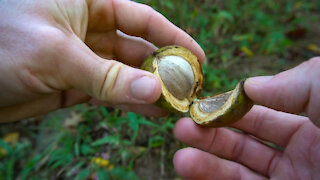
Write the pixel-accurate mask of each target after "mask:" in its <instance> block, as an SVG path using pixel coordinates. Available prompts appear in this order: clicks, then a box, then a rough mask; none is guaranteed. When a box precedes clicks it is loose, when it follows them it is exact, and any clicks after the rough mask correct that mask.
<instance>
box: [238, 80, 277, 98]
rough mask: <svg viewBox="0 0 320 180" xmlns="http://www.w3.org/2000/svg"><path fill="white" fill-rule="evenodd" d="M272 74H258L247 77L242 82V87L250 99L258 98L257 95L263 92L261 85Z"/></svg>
mask: <svg viewBox="0 0 320 180" xmlns="http://www.w3.org/2000/svg"><path fill="white" fill-rule="evenodd" d="M272 78H273V76H258V77H251V78H248V79H247V80H246V81H245V83H244V89H245V92H246V94H247V95H248V96H249V97H250V98H251V99H252V100H258V99H260V98H259V96H260V94H261V93H262V92H263V91H261V89H262V90H263V86H264V85H265V84H266V83H267V82H268V81H270V80H271V79H272Z"/></svg>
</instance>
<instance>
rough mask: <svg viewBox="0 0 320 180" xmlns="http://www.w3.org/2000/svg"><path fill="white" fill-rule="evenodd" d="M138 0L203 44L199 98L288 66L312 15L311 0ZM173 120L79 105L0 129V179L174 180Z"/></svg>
mask: <svg viewBox="0 0 320 180" xmlns="http://www.w3.org/2000/svg"><path fill="white" fill-rule="evenodd" d="M139 2H142V3H145V4H148V5H150V6H152V7H153V8H154V9H156V10H157V11H159V12H161V13H162V14H163V15H165V16H166V17H167V18H168V19H169V20H170V21H172V22H173V23H174V24H176V25H177V26H179V27H180V28H182V29H183V30H185V31H186V32H188V33H189V34H190V35H191V36H192V37H194V39H196V40H197V42H199V44H200V45H201V46H202V47H203V49H204V50H205V52H206V54H207V61H206V63H205V64H204V65H203V72H204V78H205V85H204V90H203V92H202V95H212V94H215V93H217V92H223V91H227V90H230V89H232V88H233V87H234V86H235V84H236V83H237V82H238V81H239V80H240V79H242V78H245V77H249V76H253V75H263V74H267V73H270V72H274V71H280V70H282V69H283V68H284V69H286V68H288V67H290V66H292V64H291V61H288V60H287V59H288V58H286V57H288V55H290V53H291V51H290V49H292V48H294V47H295V46H297V45H298V44H299V42H300V41H299V39H300V40H301V39H302V40H306V39H305V38H306V36H307V35H305V34H303V33H304V32H309V31H310V29H312V25H313V24H314V22H316V21H317V20H318V18H319V16H318V15H317V11H319V10H320V7H319V4H320V3H319V1H307V2H306V1H302V0H290V1H284V0H267V1H265V0H250V1H249V0H245V1H243V0H226V1H214V0H204V1H195V0H179V1H170V0H162V1H157V0H144V1H142V0H139ZM299 31H301V32H300V34H299ZM301 33H302V34H301ZM306 41H308V42H309V41H310V42H311V40H306ZM299 52H300V51H299ZM303 52H304V51H303ZM257 57H258V58H257ZM274 57H276V58H274ZM303 58H305V57H303ZM271 59H275V60H274V61H271ZM261 64H262V65H261ZM270 64H273V65H274V66H271V68H270V66H269V65H270ZM266 67H269V69H268V68H266ZM248 69H249V70H248ZM270 69H271V70H270ZM179 117H180V116H177V115H170V116H168V117H166V118H146V117H143V116H140V115H137V114H134V113H130V112H122V111H120V110H116V109H111V108H105V107H96V106H91V105H87V104H84V105H77V106H75V107H72V108H69V109H65V110H59V111H57V112H54V113H51V114H48V115H46V116H43V117H40V118H33V119H29V120H25V121H21V122H17V123H13V124H8V125H2V126H1V127H0V133H1V135H2V139H1V140H0V147H1V148H0V158H1V161H0V180H1V179H58V178H60V179H88V178H92V179H95V178H98V179H174V178H176V177H177V175H176V173H175V172H174V169H173V165H172V158H173V154H174V152H175V151H176V150H178V149H179V148H181V147H184V145H183V144H181V143H180V142H178V141H177V140H176V139H175V138H174V137H173V132H172V131H173V127H174V123H175V121H176V120H177V119H178V118H179Z"/></svg>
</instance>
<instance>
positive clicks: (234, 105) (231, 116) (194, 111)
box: [190, 80, 253, 127]
mask: <svg viewBox="0 0 320 180" xmlns="http://www.w3.org/2000/svg"><path fill="white" fill-rule="evenodd" d="M244 82H245V80H242V81H241V82H239V83H238V85H237V87H236V88H235V89H234V90H233V91H230V92H227V93H229V95H228V97H227V98H226V100H225V101H224V103H223V104H222V105H221V106H220V108H218V109H216V110H215V111H213V112H207V111H206V110H205V109H204V108H202V109H201V108H200V103H202V102H204V101H205V100H207V99H214V98H219V97H221V96H223V95H225V94H227V93H223V94H219V95H216V96H212V97H206V98H202V99H199V100H195V101H194V103H193V104H192V105H191V107H190V114H191V117H192V119H193V120H194V121H195V122H196V123H197V124H200V125H202V126H209V127H222V126H227V125H229V124H232V123H235V122H236V121H238V120H240V119H241V118H242V117H243V116H244V115H245V114H246V113H247V112H248V111H249V110H250V109H251V107H252V106H253V102H252V100H251V99H250V98H249V97H248V96H247V95H246V93H245V91H244Z"/></svg>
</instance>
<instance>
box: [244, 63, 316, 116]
mask: <svg viewBox="0 0 320 180" xmlns="http://www.w3.org/2000/svg"><path fill="white" fill-rule="evenodd" d="M245 91H246V93H247V94H248V96H249V97H250V98H251V99H252V100H253V101H255V102H256V103H258V104H261V105H264V106H266V107H269V108H272V109H275V110H280V111H284V112H289V113H301V112H307V115H308V117H309V118H310V119H311V120H312V121H313V122H316V121H320V119H319V118H320V111H319V109H320V93H319V92H320V58H313V59H311V60H309V61H306V62H304V63H302V64H300V65H299V66H297V67H295V68H293V69H290V70H288V71H284V72H282V73H280V74H277V75H275V76H260V77H254V78H249V79H247V81H246V82H245Z"/></svg>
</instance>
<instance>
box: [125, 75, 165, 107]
mask: <svg viewBox="0 0 320 180" xmlns="http://www.w3.org/2000/svg"><path fill="white" fill-rule="evenodd" d="M130 91H131V93H130V94H131V96H132V97H133V98H134V99H136V100H137V101H138V102H139V101H140V102H141V101H142V102H144V103H147V104H152V103H154V102H156V101H157V100H158V99H159V97H160V95H161V84H160V80H159V79H158V78H157V77H156V76H155V75H153V74H151V73H148V74H145V75H143V76H138V77H136V78H135V79H133V80H132V82H131V85H130Z"/></svg>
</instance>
